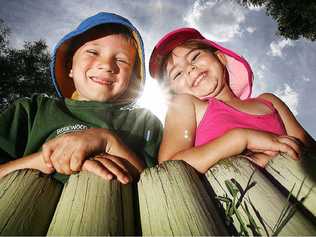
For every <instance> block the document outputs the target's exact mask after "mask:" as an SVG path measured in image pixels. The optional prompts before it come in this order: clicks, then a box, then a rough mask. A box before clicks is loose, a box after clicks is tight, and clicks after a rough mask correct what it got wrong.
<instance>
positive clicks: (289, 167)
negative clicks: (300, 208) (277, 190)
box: [266, 154, 316, 217]
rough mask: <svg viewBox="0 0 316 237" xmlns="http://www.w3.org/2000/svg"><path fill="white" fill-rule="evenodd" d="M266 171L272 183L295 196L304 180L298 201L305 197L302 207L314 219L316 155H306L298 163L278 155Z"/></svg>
mask: <svg viewBox="0 0 316 237" xmlns="http://www.w3.org/2000/svg"><path fill="white" fill-rule="evenodd" d="M266 171H267V172H268V173H269V174H270V175H272V176H273V178H274V181H276V182H278V183H279V184H281V185H282V186H283V187H284V188H285V189H287V190H288V191H289V190H291V189H292V187H294V190H293V193H294V194H296V193H297V192H298V190H299V188H300V186H301V184H302V182H303V180H304V183H303V186H302V189H301V191H300V195H299V196H298V199H301V198H302V197H304V196H305V195H307V194H308V193H309V195H308V197H307V198H306V199H305V200H304V202H303V205H304V207H305V208H306V209H307V210H308V211H309V212H311V213H312V214H313V215H314V217H316V155H315V154H314V155H312V154H306V155H304V156H303V157H302V159H301V160H300V161H296V160H293V159H291V158H289V157H286V156H281V155H279V156H278V157H276V158H274V159H273V160H271V161H270V162H269V164H268V165H267V167H266Z"/></svg>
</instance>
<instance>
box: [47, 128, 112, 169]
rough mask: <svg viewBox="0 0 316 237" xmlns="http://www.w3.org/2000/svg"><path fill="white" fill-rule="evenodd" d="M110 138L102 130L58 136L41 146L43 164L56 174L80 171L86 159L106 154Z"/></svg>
mask: <svg viewBox="0 0 316 237" xmlns="http://www.w3.org/2000/svg"><path fill="white" fill-rule="evenodd" d="M110 137H111V133H110V132H109V131H108V130H106V129H102V128H90V129H87V130H84V131H82V132H75V133H68V134H65V135H62V136H59V137H57V138H54V139H52V140H50V141H48V142H47V143H45V144H44V145H43V147H42V154H43V159H44V162H45V164H46V165H47V167H49V168H52V167H54V168H55V170H56V171H57V172H58V173H61V174H67V175H70V174H72V173H73V172H77V171H80V170H81V168H82V165H83V163H84V161H85V159H87V158H88V157H91V156H93V155H95V154H99V153H103V152H106V151H107V150H108V148H107V147H108V146H109V139H110Z"/></svg>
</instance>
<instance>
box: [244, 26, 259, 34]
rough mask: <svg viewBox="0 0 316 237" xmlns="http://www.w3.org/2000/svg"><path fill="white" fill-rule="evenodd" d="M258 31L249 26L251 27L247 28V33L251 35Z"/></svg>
mask: <svg viewBox="0 0 316 237" xmlns="http://www.w3.org/2000/svg"><path fill="white" fill-rule="evenodd" d="M256 30H257V29H256V27H251V26H249V27H247V28H246V31H247V32H249V33H250V34H252V33H253V32H255V31H256Z"/></svg>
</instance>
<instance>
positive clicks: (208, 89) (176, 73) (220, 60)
mask: <svg viewBox="0 0 316 237" xmlns="http://www.w3.org/2000/svg"><path fill="white" fill-rule="evenodd" d="M224 62H225V56H224V55H223V54H222V53H212V52H210V51H209V50H207V49H196V48H193V49H192V48H188V47H185V46H178V47H176V48H175V49H174V50H173V51H172V52H171V54H170V57H169V58H168V59H167V61H166V63H165V75H166V77H167V81H168V85H169V86H170V89H171V90H172V91H173V92H174V93H176V94H190V95H193V96H195V97H198V98H204V97H208V96H211V97H216V96H217V95H218V94H219V93H220V92H221V91H222V89H223V88H224V86H225V84H226V82H225V66H224Z"/></svg>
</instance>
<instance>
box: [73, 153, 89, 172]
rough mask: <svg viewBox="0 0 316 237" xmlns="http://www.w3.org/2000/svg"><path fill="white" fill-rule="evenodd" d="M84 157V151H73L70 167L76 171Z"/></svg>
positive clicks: (80, 166) (78, 169) (79, 168)
mask: <svg viewBox="0 0 316 237" xmlns="http://www.w3.org/2000/svg"><path fill="white" fill-rule="evenodd" d="M85 158H86V157H85V153H84V152H83V151H81V150H79V151H74V152H73V153H72V154H71V157H70V169H71V170H72V171H76V172H77V171H80V170H81V168H82V165H83V162H84V160H85Z"/></svg>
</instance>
